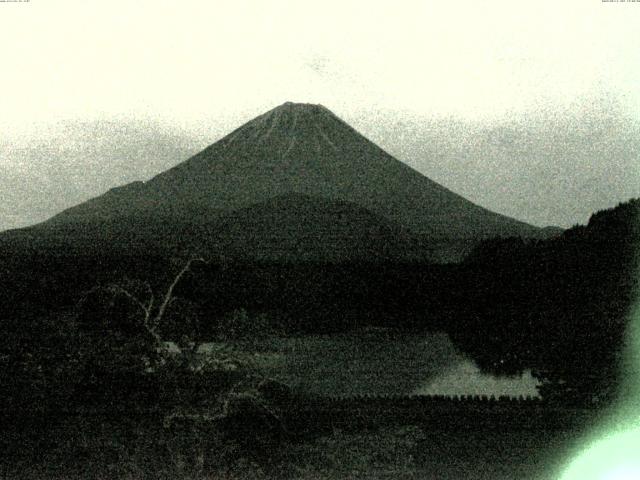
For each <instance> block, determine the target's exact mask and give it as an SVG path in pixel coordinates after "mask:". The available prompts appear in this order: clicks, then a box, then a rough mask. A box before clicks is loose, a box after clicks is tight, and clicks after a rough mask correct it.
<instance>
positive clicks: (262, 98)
mask: <svg viewBox="0 0 640 480" xmlns="http://www.w3.org/2000/svg"><path fill="white" fill-rule="evenodd" d="M0 60H1V62H2V63H1V64H0V65H1V67H0V68H1V69H0V89H1V90H0V92H1V94H0V128H2V131H3V135H2V137H1V138H0V177H1V179H0V201H1V204H0V216H2V215H4V217H3V218H0V229H1V228H8V227H9V226H17V225H23V224H26V223H31V222H33V221H39V220H42V219H44V218H46V217H47V216H49V215H51V214H53V213H55V211H56V210H59V209H61V208H65V207H66V206H70V205H72V204H74V203H77V202H79V201H83V200H85V199H87V198H89V197H91V196H95V195H97V194H99V193H102V192H103V191H104V190H105V189H107V188H109V187H110V186H115V185H118V184H121V183H124V182H127V181H132V180H136V179H146V178H148V177H149V176H150V175H153V174H155V173H158V172H159V171H161V170H162V169H165V168H168V167H169V166H172V165H173V164H175V163H178V162H180V161H183V160H185V159H186V158H187V157H188V156H189V155H190V154H192V153H194V152H196V151H197V150H198V149H199V148H202V147H204V146H206V145H207V144H209V143H212V142H213V141H215V140H217V139H218V138H220V137H221V136H222V135H223V134H224V133H226V132H228V131H229V130H231V129H233V128H235V127H237V126H239V125H240V124H241V123H243V122H245V121H247V120H249V119H251V118H252V117H254V116H256V115H258V114H260V113H262V112H264V111H265V110H268V109H270V108H273V107H274V106H276V105H278V104H280V103H283V102H285V101H300V102H310V103H321V104H323V105H325V106H326V107H327V108H329V109H331V110H333V111H334V112H335V113H336V114H337V115H339V116H341V117H342V118H344V119H345V120H346V121H348V122H349V123H351V124H352V125H353V126H354V127H355V128H357V129H358V130H360V131H361V132H362V133H363V134H365V135H366V136H368V137H369V138H371V139H372V140H374V141H376V142H377V143H378V144H379V145H380V146H381V147H383V148H385V149H387V150H388V151H390V152H391V153H393V154H394V155H395V156H396V157H397V158H399V159H400V160H402V161H404V162H406V163H408V164H409V165H411V166H412V167H414V168H416V169H417V170H419V171H421V172H422V173H424V174H426V175H427V176H429V177H431V178H433V179H434V180H436V181H438V182H440V183H442V184H443V185H445V186H447V187H449V188H450V189H452V190H454V191H456V192H458V193H460V194H462V195H464V196H466V197H467V198H469V199H470V200H473V201H475V202H477V203H480V204H481V205H483V206H485V207H487V208H490V209H492V210H495V211H498V212H500V213H505V214H508V215H510V216H514V217H517V218H519V219H522V220H525V221H528V222H531V223H534V224H537V225H546V224H558V225H562V226H570V225H571V224H573V223H577V222H580V223H583V222H585V221H586V220H587V218H588V215H589V213H590V212H591V211H593V210H595V209H598V208H604V207H609V206H613V205H615V203H617V202H618V201H622V200H626V199H628V198H629V197H631V196H640V135H638V134H639V133H640V127H639V125H640V88H638V85H639V82H638V80H639V79H640V2H618V3H611V2H602V1H600V0H568V1H559V0H553V1H551V0H535V1H529V2H524V1H518V2H514V1H500V0H488V1H482V2H480V1H473V0H470V1H455V2H446V1H442V0H441V1H404V2H403V1H379V2H375V1H366V2H365V1H362V2H361V1H348V0H341V1H333V0H332V1H323V2H313V3H312V2H304V1H300V0H297V1H293V0H291V1H280V0H276V1H259V0H256V1H242V0H233V1H228V2H222V1H216V2H212V1H198V0H192V1H189V0H182V1H180V2H177V1H162V0H153V1H147V0H136V1H130V0H127V1H125V0H110V1H87V0H78V1H72V0H46V1H45V0H31V1H30V2H28V3H0ZM110 133H111V135H110ZM154 139H155V140H157V141H154ZM93 140H95V142H94V141H93ZM70 182H71V183H73V185H70Z"/></svg>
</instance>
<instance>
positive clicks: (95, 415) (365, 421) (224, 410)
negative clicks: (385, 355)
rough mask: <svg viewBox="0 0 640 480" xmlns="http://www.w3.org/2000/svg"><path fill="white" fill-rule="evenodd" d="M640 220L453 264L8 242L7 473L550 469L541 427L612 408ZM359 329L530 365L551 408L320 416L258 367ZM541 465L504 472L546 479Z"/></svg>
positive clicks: (313, 404) (388, 408)
mask: <svg viewBox="0 0 640 480" xmlns="http://www.w3.org/2000/svg"><path fill="white" fill-rule="evenodd" d="M639 211H640V202H639V201H638V200H635V201H630V202H628V203H626V204H622V205H619V206H618V207H616V208H615V209H611V210H608V211H604V212H599V213H597V214H595V215H594V216H593V217H592V218H591V220H590V222H589V224H588V225H587V226H584V227H575V228H572V229H570V230H568V231H566V232H565V233H564V234H562V235H561V236H559V237H557V238H555V239H551V240H539V241H530V242H524V241H522V240H520V239H501V240H494V241H487V242H485V243H483V244H482V245H480V246H479V247H478V248H477V249H476V250H475V251H473V252H472V254H471V255H470V256H469V257H468V258H467V260H466V261H465V262H464V263H462V264H456V265H431V264H424V263H422V264H402V265H399V264H391V263H377V264H364V263H362V262H360V263H336V264H318V263H309V264H273V263H260V264H258V263H255V262H251V263H244V264H242V263H239V262H237V261H225V260H224V259H209V258H203V259H200V258H197V257H193V256H192V253H193V252H187V253H183V254H182V256H179V255H177V254H176V252H163V251H160V250H157V251H153V253H152V254H150V253H148V252H146V253H145V252H142V251H135V250H134V251H129V252H126V253H127V254H124V253H125V251H126V246H118V245H116V246H114V248H113V250H112V251H109V250H104V251H100V252H96V251H94V252H93V253H91V254H90V255H85V256H82V255H79V254H77V252H75V253H74V252H65V251H64V250H58V249H57V250H55V251H52V250H47V249H46V248H38V249H32V250H29V249H26V248H22V249H21V248H19V245H18V243H16V240H15V239H9V240H7V238H4V240H3V242H4V243H2V246H3V249H2V253H1V254H2V270H1V271H0V282H1V285H0V287H1V288H2V292H3V301H2V302H1V303H0V316H1V317H0V318H1V319H2V322H1V324H0V329H1V333H2V338H3V343H2V347H1V350H0V383H1V385H2V390H1V391H0V409H1V411H2V418H1V421H2V432H3V433H2V435H0V437H1V441H2V445H1V446H0V447H1V448H2V452H3V453H2V461H1V465H2V468H3V470H2V472H0V473H1V474H2V475H1V476H3V477H20V476H25V477H29V478H37V477H38V476H41V477H46V478H51V477H59V478H73V477H75V478H113V477H127V476H128V477H129V478H145V477H148V478H203V477H204V478H207V476H208V477H210V478H220V476H222V478H260V476H264V477H271V478H274V477H275V478H305V477H306V478H335V476H334V477H331V475H332V473H331V472H333V474H335V475H337V476H338V478H340V476H341V475H342V476H343V477H344V478H353V477H365V478H375V477H376V475H377V476H379V477H380V478H382V477H383V476H384V474H385V473H384V472H387V474H388V473H389V472H395V473H396V475H394V476H395V477H398V472H405V473H406V472H409V473H407V475H411V472H413V473H415V475H416V478H425V475H431V476H433V477H435V478H438V477H446V476H447V475H449V476H450V478H500V477H499V473H496V474H495V475H494V476H491V477H482V476H476V477H474V476H473V475H474V474H475V473H474V472H478V471H482V468H481V467H480V466H479V465H480V464H482V463H483V462H485V464H486V465H485V467H486V468H485V471H491V468H494V469H495V468H498V469H499V468H506V469H507V470H508V469H509V468H511V467H512V468H515V469H517V465H515V464H510V465H511V467H509V468H508V467H505V462H506V461H505V462H502V464H501V463H500V461H499V460H496V459H499V458H502V457H500V455H502V456H505V455H511V458H512V459H518V458H520V459H521V460H522V462H523V463H522V465H525V464H526V465H529V463H527V462H529V461H530V460H527V458H529V459H531V458H536V455H540V458H542V459H545V458H548V457H546V455H548V454H549V453H548V451H547V450H546V448H547V447H548V446H549V445H552V444H553V442H552V443H548V442H547V441H546V440H545V438H546V437H548V434H549V432H555V433H553V435H552V437H553V438H560V437H563V436H566V435H573V433H575V432H577V431H579V430H580V429H581V428H583V427H584V426H585V425H588V423H589V422H590V421H591V419H592V418H594V416H596V415H597V412H598V411H599V410H601V408H602V407H604V406H606V405H608V404H609V403H610V402H611V401H612V400H613V399H615V398H616V397H617V396H618V395H620V391H619V386H620V385H621V384H622V382H621V377H620V372H621V369H620V366H621V361H622V352H623V348H624V341H625V331H626V329H627V324H628V317H627V313H628V310H629V307H630V305H631V303H632V300H633V297H632V295H633V294H634V293H635V291H636V290H634V289H636V287H637V279H638V276H637V270H636V252H637V247H638V245H637V239H638V238H640V231H639V228H640V227H639V225H640V222H639V221H638V217H639V216H640V215H639ZM118 249H120V250H118ZM198 253H199V254H201V252H198ZM363 326H384V327H388V328H393V329H396V330H398V331H402V332H404V333H407V332H409V333H410V332H420V331H445V332H447V333H448V334H449V335H450V336H451V338H452V339H453V340H454V342H455V343H456V345H457V346H458V347H459V348H460V349H462V350H463V351H464V352H466V353H467V354H469V355H470V356H471V358H473V359H474V360H475V361H476V362H477V363H478V365H480V366H481V367H482V368H483V369H484V370H486V371H489V372H494V373H496V374H503V375H508V374H515V373H519V372H521V371H523V370H524V369H531V370H532V371H533V373H534V375H535V376H536V377H537V378H539V379H540V380H541V381H542V382H543V385H542V387H541V394H542V397H543V400H542V401H540V402H512V403H509V405H508V407H506V406H504V405H502V406H500V407H497V406H496V404H495V403H494V402H489V401H486V402H484V401H482V400H478V401H467V402H452V401H448V402H441V403H438V401H437V399H430V400H425V399H414V400H407V399H392V400H375V399H360V400H358V399H355V400H352V401H350V402H347V403H343V404H336V403H328V404H327V403H322V401H321V400H319V399H314V398H301V397H299V396H297V395H295V392H292V391H291V390H290V388H289V387H288V386H287V385H282V384H279V383H277V382H274V381H272V380H269V379H266V378H264V377H263V376H262V375H261V374H260V373H259V371H258V370H257V369H256V368H255V365H253V361H252V355H251V354H250V352H251V351H252V348H253V349H255V348H256V344H255V340H256V339H257V338H261V337H264V336H269V335H288V334H293V333H296V334H297V333H301V332H302V333H319V332H321V333H331V332H340V331H345V330H350V329H355V328H359V327H363ZM169 340H170V341H173V342H175V343H176V344H177V345H178V347H179V350H175V351H172V350H171V349H170V348H168V347H167V344H166V343H165V342H166V341H169ZM212 340H214V341H216V342H217V343H216V344H217V345H219V347H218V348H217V350H215V351H213V352H210V353H209V354H208V355H206V356H203V355H201V354H199V353H198V347H199V345H200V344H201V343H202V342H204V341H212ZM385 402H386V403H385ZM403 402H404V403H403ZM407 402H409V403H407ZM585 412H586V413H585ZM589 412H592V413H589ZM523 418H526V419H527V421H528V422H529V423H526V422H525V423H522V419H523ZM572 432H573V433H572ZM558 441H560V440H558ZM523 442H524V443H523ZM527 442H528V443H527ZM519 445H520V447H519ZM518 448H521V449H522V452H521V453H520V454H518V453H517V452H516V451H517V450H518ZM496 452H502V453H496ZM524 452H527V455H525V454H524ZM532 452H533V453H532ZM537 452H538V453H537ZM549 458H550V457H549ZM491 459H493V460H491ZM506 464H508V462H506ZM499 465H501V466H499ZM486 469H489V470H486ZM533 470H535V469H534V468H533V467H532V468H531V470H530V471H527V472H521V473H522V475H520V474H518V475H517V476H516V477H515V478H528V477H527V475H529V474H531V475H530V477H529V478H544V477H536V476H534V473H535V474H538V473H539V471H535V472H534V471H533ZM512 471H513V470H512ZM443 472H444V473H443ZM456 472H457V473H456ZM465 472H466V473H465ZM503 473H504V472H503ZM463 474H464V475H463ZM478 475H479V474H478ZM504 475H505V476H504V477H503V478H514V476H513V475H511V476H509V475H508V474H507V473H504ZM427 478H428V477H427Z"/></svg>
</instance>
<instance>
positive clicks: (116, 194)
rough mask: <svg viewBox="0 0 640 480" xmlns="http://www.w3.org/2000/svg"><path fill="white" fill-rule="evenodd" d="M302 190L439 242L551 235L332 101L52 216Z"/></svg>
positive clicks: (172, 210)
mask: <svg viewBox="0 0 640 480" xmlns="http://www.w3.org/2000/svg"><path fill="white" fill-rule="evenodd" d="M292 193H298V194H302V195H306V196H310V197H316V198H318V197H323V198H328V199H334V200H339V201H345V202H350V203H353V204H355V205H358V206H360V207H362V208H364V209H366V210H369V211H370V212H372V213H373V214H375V215H377V216H380V217H382V218H385V219H387V220H389V221H391V222H394V223H396V224H398V225H399V226H401V227H403V228H405V229H408V230H410V231H412V232H414V233H417V234H420V235H421V236H424V237H426V238H431V239H434V240H443V239H469V240H473V239H478V238H484V237H491V236H511V235H521V236H530V237H537V236H544V233H543V232H542V230H541V229H538V228H536V227H533V226H531V225H527V224H525V223H523V222H519V221H517V220H514V219H511V218H508V217H505V216H502V215H499V214H496V213H494V212H491V211H489V210H486V209H484V208H482V207H480V206H477V205H475V204H473V203H471V202H469V201H467V200H465V199H464V198H462V197H461V196H459V195H457V194H455V193H453V192H451V191H449V190H447V189H446V188H445V187H443V186H441V185H439V184H437V183H435V182H433V181H431V180H430V179H428V178H427V177H425V176H423V175H421V174H420V173H418V172H416V171H415V170H413V169H411V168H410V167H408V166H407V165H405V164H403V163H402V162H400V161H398V160H396V159H395V158H393V157H392V156H390V155H389V154H387V153H386V152H384V151H383V150H382V149H380V148H379V147H377V146H376V145H375V144H373V143H372V142H370V141H368V140H367V139H366V138H364V137H363V136H362V135H360V134H359V133H358V132H357V131H355V130H354V129H353V128H352V127H350V126H349V125H347V124H346V123H345V122H343V121H342V120H340V119H339V118H338V117H336V116H335V115H334V114H333V113H331V112H330V111H329V110H327V109H326V108H324V107H322V106H319V105H308V104H293V103H285V104H284V105H281V106H279V107H277V108H275V109H273V110H271V111H269V112H267V113H265V114H263V115H261V116H259V117H257V118H255V119H254V120H252V121H250V122H248V123H247V124H245V125H243V126H241V127H240V128H238V129H236V130H235V131H233V132H231V133H230V134H229V135H227V136H226V137H224V138H223V139H221V140H220V141H218V142H216V143H214V144H213V145H211V146H209V147H208V148H206V149H205V150H203V151H202V152H200V153H198V154H196V155H195V156H193V157H191V158H190V159H188V160H186V161H185V162H183V163H181V164H179V165H177V166H176V167H174V168H172V169H170V170H167V171H165V172H163V173H161V174H160V175H157V176H156V177H154V178H153V179H151V180H149V181H148V182H144V183H143V182H135V183H131V184H128V185H125V186H123V187H119V188H116V189H112V190H110V191H109V192H107V193H106V194H104V195H102V196H100V197H97V198H95V199H92V200H90V201H88V202H85V203H83V204H81V205H78V206H76V207H73V208H70V209H68V210H66V211H64V212H62V213H61V214H59V215H56V216H55V217H53V218H52V219H51V220H49V221H48V222H47V223H48V224H64V223H74V224H77V223H78V222H80V223H86V222H89V223H92V222H101V221H105V220H117V219H118V218H148V219H152V218H159V217H162V218H165V219H166V218H167V217H168V218H180V219H182V220H184V219H190V220H191V221H193V222H194V223H203V222H204V223H206V222H209V221H211V219H212V218H215V217H218V216H220V215H221V214H222V213H224V212H225V211H232V210H238V209H242V208H247V207H249V206H251V205H254V204H257V203H261V202H265V201H268V200H269V199H271V198H274V197H278V196H283V195H290V194H292ZM300 198H302V197H300Z"/></svg>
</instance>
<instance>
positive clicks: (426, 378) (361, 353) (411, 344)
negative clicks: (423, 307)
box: [256, 329, 538, 397]
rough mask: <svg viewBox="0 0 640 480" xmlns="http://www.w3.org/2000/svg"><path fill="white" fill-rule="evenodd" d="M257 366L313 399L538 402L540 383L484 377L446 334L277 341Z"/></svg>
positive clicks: (368, 333)
mask: <svg viewBox="0 0 640 480" xmlns="http://www.w3.org/2000/svg"><path fill="white" fill-rule="evenodd" d="M256 362H257V363H258V364H259V366H260V369H261V370H262V371H263V373H264V374H265V375H267V376H269V377H271V378H274V379H276V380H278V381H281V382H284V383H287V384H288V385H290V386H291V387H292V388H293V389H294V390H296V391H299V392H303V393H309V394H316V395H329V396H352V395H364V394H368V395H412V394H422V395H428V394H431V395H489V396H490V395H494V396H496V397H497V396H499V395H511V396H520V395H522V396H524V397H526V396H532V397H537V396H538V392H537V390H536V386H537V385H538V381H537V380H536V379H535V378H533V377H532V375H531V373H530V372H528V371H525V372H524V373H523V374H522V375H519V376H515V377H496V376H494V375H489V374H484V373H482V372H481V371H480V369H479V368H478V367H477V366H476V365H475V364H474V363H473V361H472V360H470V359H469V358H467V357H465V356H464V355H463V354H462V353H460V351H458V350H457V349H456V348H455V346H454V345H453V343H452V342H451V340H450V339H449V337H448V336H447V335H446V334H445V333H427V334H419V335H408V334H398V333H394V332H390V331H388V330H385V329H368V330H365V331H359V332H349V333H341V334H333V335H309V336H301V337H292V338H278V339H275V340H272V341H270V342H269V348H268V349H266V351H264V352H262V353H260V354H259V355H257V356H256Z"/></svg>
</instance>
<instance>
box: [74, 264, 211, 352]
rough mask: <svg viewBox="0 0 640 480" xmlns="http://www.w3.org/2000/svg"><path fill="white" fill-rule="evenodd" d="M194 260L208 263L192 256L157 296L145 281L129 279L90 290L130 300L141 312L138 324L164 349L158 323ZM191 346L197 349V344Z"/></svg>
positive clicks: (172, 300) (160, 348)
mask: <svg viewBox="0 0 640 480" xmlns="http://www.w3.org/2000/svg"><path fill="white" fill-rule="evenodd" d="M196 262H200V263H205V264H206V263H208V262H207V261H206V260H205V259H204V258H202V257H192V258H191V259H189V260H188V261H187V262H186V264H185V265H184V266H183V267H182V269H181V270H180V271H179V272H178V273H177V274H176V276H175V277H174V278H173V280H172V282H171V284H170V285H169V286H168V288H167V290H166V291H165V292H164V294H163V295H161V296H159V297H156V295H155V294H154V292H153V288H152V287H151V285H150V284H149V282H147V281H131V280H129V281H124V282H120V283H112V284H109V285H107V286H101V287H96V288H94V289H92V291H91V292H93V291H96V290H102V291H106V292H108V293H110V294H111V295H113V297H117V296H119V295H121V296H123V297H125V298H127V299H128V300H129V301H131V302H132V304H133V305H135V306H136V307H137V308H138V309H139V310H140V312H141V314H142V316H141V321H140V322H139V324H140V326H142V327H143V329H144V331H145V332H146V333H147V334H148V335H149V336H150V337H151V338H152V339H153V340H154V343H155V344H156V348H157V349H159V350H164V349H165V348H166V346H165V343H164V341H163V340H162V337H161V336H160V333H159V328H160V325H161V324H162V320H163V319H164V317H165V315H166V312H167V309H168V308H169V306H170V305H171V304H172V303H173V302H174V301H175V299H176V297H175V296H174V290H175V288H176V286H177V285H178V283H180V280H181V279H182V278H183V277H184V276H185V274H187V272H189V271H190V270H191V267H192V266H193V265H194V263H196ZM136 290H138V291H136ZM91 292H89V293H91ZM85 298H86V297H85ZM192 348H194V349H197V345H195V346H193V347H192Z"/></svg>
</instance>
